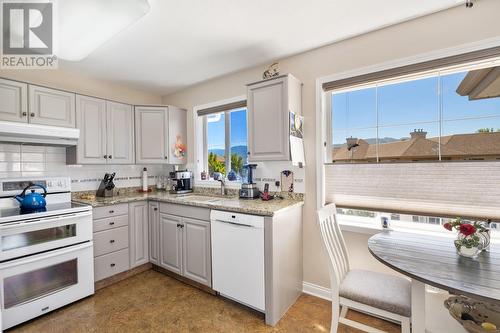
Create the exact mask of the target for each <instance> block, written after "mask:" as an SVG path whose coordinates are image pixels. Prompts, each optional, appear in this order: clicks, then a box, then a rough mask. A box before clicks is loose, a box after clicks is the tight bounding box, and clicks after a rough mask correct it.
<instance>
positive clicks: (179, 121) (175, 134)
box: [168, 106, 187, 164]
mask: <svg viewBox="0 0 500 333" xmlns="http://www.w3.org/2000/svg"><path fill="white" fill-rule="evenodd" d="M186 118H187V112H186V110H185V109H181V108H177V107H175V106H169V107H168V161H169V163H170V164H186V163H187V127H186V126H187V119H186Z"/></svg>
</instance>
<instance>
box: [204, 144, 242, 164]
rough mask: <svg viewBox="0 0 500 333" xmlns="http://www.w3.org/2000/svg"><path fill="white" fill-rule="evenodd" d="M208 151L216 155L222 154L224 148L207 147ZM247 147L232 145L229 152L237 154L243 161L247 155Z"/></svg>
mask: <svg viewBox="0 0 500 333" xmlns="http://www.w3.org/2000/svg"><path fill="white" fill-rule="evenodd" d="M208 152H209V153H214V154H215V155H218V156H224V149H209V150H208ZM247 152H248V147H247V146H233V147H231V154H236V155H239V156H241V157H242V158H243V161H245V159H246V157H247Z"/></svg>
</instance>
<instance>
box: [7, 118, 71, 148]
mask: <svg viewBox="0 0 500 333" xmlns="http://www.w3.org/2000/svg"><path fill="white" fill-rule="evenodd" d="M79 137H80V130H79V129H76V128H67V127H56V126H45V125H34V124H26V123H16V122H9V121H0V142H17V143H26V144H38V145H48V146H76V144H77V143H78V138H79Z"/></svg>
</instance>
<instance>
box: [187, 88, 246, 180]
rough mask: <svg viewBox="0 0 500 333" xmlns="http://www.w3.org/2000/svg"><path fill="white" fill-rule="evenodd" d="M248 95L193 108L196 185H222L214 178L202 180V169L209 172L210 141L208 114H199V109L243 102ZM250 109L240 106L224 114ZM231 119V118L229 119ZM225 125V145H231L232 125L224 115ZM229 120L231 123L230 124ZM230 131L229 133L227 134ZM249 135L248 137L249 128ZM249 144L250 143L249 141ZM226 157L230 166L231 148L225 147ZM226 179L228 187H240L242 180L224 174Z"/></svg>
mask: <svg viewBox="0 0 500 333" xmlns="http://www.w3.org/2000/svg"><path fill="white" fill-rule="evenodd" d="M246 100H247V96H246V95H239V96H236V97H232V98H228V99H224V100H219V101H215V102H211V103H207V104H203V105H198V106H195V107H194V108H193V123H194V148H195V149H194V166H193V169H194V173H195V176H194V182H195V185H197V186H200V187H216V186H220V183H219V182H218V181H215V180H213V179H206V180H202V179H201V172H202V171H207V172H208V142H207V128H208V127H207V121H206V116H198V110H203V109H207V108H212V107H217V106H221V105H226V104H230V103H236V102H242V101H246ZM243 109H245V110H248V109H247V108H246V107H245V108H243V107H240V108H235V109H231V110H227V111H223V112H224V114H226V113H230V112H232V111H238V110H243ZM228 119H229V120H228ZM247 119H248V114H247ZM224 121H225V125H224V130H225V133H226V135H225V147H227V146H228V144H229V146H230V142H231V141H230V140H231V137H230V133H231V127H230V117H227V116H225V117H224ZM228 122H229V125H228ZM227 133H229V135H227ZM247 137H248V128H247ZM247 144H248V143H247ZM228 154H229V159H228V158H227V155H228ZM225 156H226V157H225V158H226V168H227V165H228V163H229V166H230V165H231V155H230V149H229V150H228V149H225ZM224 181H225V182H226V187H227V188H232V189H239V188H240V184H241V182H240V181H238V180H236V181H229V180H227V175H224Z"/></svg>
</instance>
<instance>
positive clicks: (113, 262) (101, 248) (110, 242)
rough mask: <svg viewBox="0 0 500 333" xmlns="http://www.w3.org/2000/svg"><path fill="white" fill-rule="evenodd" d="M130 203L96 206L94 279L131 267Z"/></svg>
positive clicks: (94, 213)
mask: <svg viewBox="0 0 500 333" xmlns="http://www.w3.org/2000/svg"><path fill="white" fill-rule="evenodd" d="M127 207H128V205H127V204H119V205H112V206H105V207H97V208H94V211H93V217H94V281H96V282H97V281H100V280H102V279H105V278H108V277H110V276H113V275H115V274H118V273H121V272H125V271H127V270H129V269H130V254H129V233H130V226H129V217H128V209H127Z"/></svg>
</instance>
